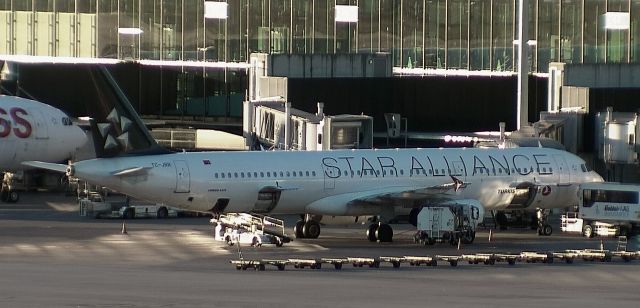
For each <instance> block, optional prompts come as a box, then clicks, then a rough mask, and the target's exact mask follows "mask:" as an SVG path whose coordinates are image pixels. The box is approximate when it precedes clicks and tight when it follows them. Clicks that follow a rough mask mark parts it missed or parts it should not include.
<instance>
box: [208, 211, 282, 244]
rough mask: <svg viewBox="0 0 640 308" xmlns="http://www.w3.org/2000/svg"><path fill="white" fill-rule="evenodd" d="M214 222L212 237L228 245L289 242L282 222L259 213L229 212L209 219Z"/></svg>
mask: <svg viewBox="0 0 640 308" xmlns="http://www.w3.org/2000/svg"><path fill="white" fill-rule="evenodd" d="M209 222H210V223H211V224H214V225H215V227H214V238H215V239H216V240H219V241H225V242H226V243H227V244H228V245H229V246H233V245H234V244H236V243H242V244H247V245H251V246H256V247H259V246H262V245H263V244H274V245H276V246H278V247H280V246H282V245H283V244H284V243H289V242H291V238H290V237H289V236H287V235H286V234H285V232H284V230H285V228H284V222H283V221H282V220H280V219H277V218H273V217H270V216H264V215H260V214H248V213H229V214H222V215H220V216H219V217H217V218H212V219H211V220H210V221H209Z"/></svg>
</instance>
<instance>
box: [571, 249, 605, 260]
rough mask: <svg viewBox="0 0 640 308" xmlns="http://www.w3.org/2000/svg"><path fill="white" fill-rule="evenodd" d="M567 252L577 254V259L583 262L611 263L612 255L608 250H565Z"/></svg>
mask: <svg viewBox="0 0 640 308" xmlns="http://www.w3.org/2000/svg"><path fill="white" fill-rule="evenodd" d="M567 252H572V253H575V254H577V256H578V257H579V258H582V260H584V261H600V262H611V260H612V259H613V253H611V252H610V251H608V250H598V249H584V250H567Z"/></svg>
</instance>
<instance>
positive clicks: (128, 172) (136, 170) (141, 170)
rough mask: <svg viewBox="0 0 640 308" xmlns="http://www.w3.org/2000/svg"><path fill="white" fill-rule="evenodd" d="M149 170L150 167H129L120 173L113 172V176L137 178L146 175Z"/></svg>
mask: <svg viewBox="0 0 640 308" xmlns="http://www.w3.org/2000/svg"><path fill="white" fill-rule="evenodd" d="M149 169H151V168H150V167H131V168H126V169H123V170H120V171H115V172H113V175H114V176H118V177H125V176H138V175H143V174H147V172H148V171H149Z"/></svg>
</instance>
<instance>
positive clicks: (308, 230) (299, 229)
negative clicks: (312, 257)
mask: <svg viewBox="0 0 640 308" xmlns="http://www.w3.org/2000/svg"><path fill="white" fill-rule="evenodd" d="M293 233H295V235H296V238H318V236H320V223H319V222H317V221H315V220H306V221H305V220H299V221H298V222H297V223H296V225H295V226H294V227H293Z"/></svg>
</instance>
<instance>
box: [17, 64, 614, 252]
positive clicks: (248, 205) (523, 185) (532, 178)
mask: <svg viewBox="0 0 640 308" xmlns="http://www.w3.org/2000/svg"><path fill="white" fill-rule="evenodd" d="M98 73H100V74H101V75H102V76H103V78H104V79H106V80H107V81H108V82H107V83H108V84H110V85H111V86H112V89H113V90H114V91H115V92H116V95H115V96H116V97H118V98H119V99H118V100H116V101H115V103H114V102H113V101H111V102H102V103H104V104H110V106H111V108H110V109H105V108H104V107H103V108H101V109H105V110H107V111H109V113H108V114H107V115H106V116H105V117H103V118H101V119H96V121H92V123H91V126H92V128H93V129H92V131H93V139H94V142H96V143H95V148H96V154H97V158H96V159H90V160H85V161H78V162H74V163H70V164H69V165H64V164H53V163H46V162H38V161H32V162H25V163H24V164H26V165H28V166H32V167H38V168H43V169H48V170H53V171H58V172H65V173H66V174H67V175H68V176H73V177H77V178H80V179H82V180H85V181H87V182H90V183H93V184H97V185H101V186H105V187H109V188H110V189H113V190H115V191H118V192H121V193H124V194H127V195H131V196H133V197H136V198H139V199H146V200H150V201H155V202H163V203H166V204H171V205H173V206H175V207H180V208H184V209H188V210H193V211H207V212H213V213H225V212H249V213H262V214H266V213H268V214H302V213H304V214H307V215H305V219H303V220H301V221H298V222H297V223H296V226H295V228H294V230H295V233H296V237H298V238H317V237H318V236H319V235H320V224H319V222H318V221H317V220H314V219H313V217H314V216H316V217H317V216H320V215H325V216H367V215H376V216H379V217H380V220H381V221H380V222H378V223H372V224H371V225H370V226H369V228H368V230H367V238H368V240H370V241H380V242H389V241H392V238H393V230H392V228H391V226H389V224H388V223H387V222H388V219H389V218H390V217H394V216H395V215H396V214H397V213H401V212H403V211H404V212H409V218H410V220H413V221H415V219H416V217H417V214H418V212H419V210H420V209H421V207H422V206H424V205H426V204H440V203H446V202H450V201H452V200H453V201H455V202H457V203H466V204H473V205H477V204H479V205H481V206H483V207H484V209H485V210H496V209H509V208H514V207H515V208H525V209H539V210H538V211H539V212H542V211H543V210H542V209H549V208H554V207H568V206H572V205H575V204H577V190H578V185H579V184H580V183H584V182H600V181H602V177H600V176H599V175H598V174H597V173H596V172H594V171H592V170H589V169H588V168H587V166H586V164H585V161H584V160H582V159H581V158H579V157H578V156H576V155H573V154H571V153H569V152H565V151H561V150H557V149H552V148H542V147H531V148H432V149H384V150H334V151H309V152H306V151H266V152H265V151H256V152H252V151H240V152H190V153H187V152H183V153H173V152H169V151H168V150H166V149H163V148H160V147H159V146H158V145H157V144H156V143H155V141H153V139H152V138H151V137H150V135H149V133H148V131H147V130H146V128H145V127H144V125H143V123H142V121H141V120H140V118H139V117H138V116H137V114H136V112H135V110H133V108H132V107H131V105H130V104H128V102H127V101H126V97H125V96H124V94H123V93H122V92H121V91H120V90H119V89H117V85H115V81H114V80H113V78H112V77H111V76H110V75H109V73H108V72H107V71H106V69H104V68H103V69H101V70H99V71H98ZM96 74H97V73H96V72H93V73H92V76H93V77H92V78H93V79H94V80H97V79H98V78H96ZM102 87H104V86H102ZM105 106H106V105H105ZM145 136H146V137H145ZM541 223H542V225H541V226H540V229H539V233H541V234H545V235H550V234H551V232H552V230H551V226H549V225H548V223H546V221H544V222H541ZM474 237H475V234H470V235H469V236H468V237H467V238H466V239H467V241H468V242H472V241H473V238H474Z"/></svg>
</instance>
